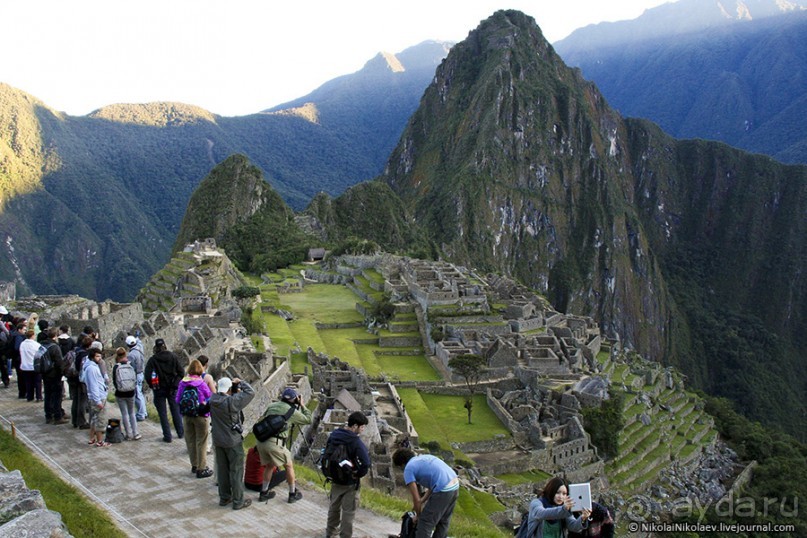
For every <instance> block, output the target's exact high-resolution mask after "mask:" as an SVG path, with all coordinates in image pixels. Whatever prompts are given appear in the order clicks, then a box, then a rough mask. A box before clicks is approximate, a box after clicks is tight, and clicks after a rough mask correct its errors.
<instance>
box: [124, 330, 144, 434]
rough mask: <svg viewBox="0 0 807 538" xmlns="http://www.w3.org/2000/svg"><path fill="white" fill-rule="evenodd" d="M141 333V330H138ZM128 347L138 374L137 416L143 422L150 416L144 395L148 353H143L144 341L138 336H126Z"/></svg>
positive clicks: (136, 389) (136, 391)
mask: <svg viewBox="0 0 807 538" xmlns="http://www.w3.org/2000/svg"><path fill="white" fill-rule="evenodd" d="M138 334H139V332H138ZM126 347H127V348H128V349H129V352H128V356H129V363H130V364H131V365H132V367H133V368H134V369H135V374H136V375H137V387H136V388H135V416H136V417H137V421H138V422H143V421H144V420H146V418H148V411H146V398H145V396H143V379H144V372H145V369H146V355H145V354H144V353H143V342H141V341H140V338H138V337H137V336H132V335H129V336H127V337H126Z"/></svg>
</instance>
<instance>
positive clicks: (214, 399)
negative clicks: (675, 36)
mask: <svg viewBox="0 0 807 538" xmlns="http://www.w3.org/2000/svg"><path fill="white" fill-rule="evenodd" d="M216 388H217V389H218V390H217V391H216V393H215V394H213V395H212V396H211V397H210V421H211V425H212V429H213V446H214V447H215V448H216V477H217V479H218V481H219V484H218V487H219V506H227V505H228V504H230V503H233V510H241V509H242V508H246V507H248V506H249V505H251V504H252V501H251V500H250V499H244V439H243V437H242V434H243V433H244V421H243V419H242V416H241V415H242V413H241V412H242V411H243V409H244V408H245V407H246V406H247V405H248V404H249V402H251V401H252V398H254V397H255V391H254V390H252V387H250V386H249V384H248V383H247V382H246V381H241V380H240V379H238V378H237V377H236V378H235V379H230V378H229V377H222V378H221V379H219V382H218V386H217V387H216Z"/></svg>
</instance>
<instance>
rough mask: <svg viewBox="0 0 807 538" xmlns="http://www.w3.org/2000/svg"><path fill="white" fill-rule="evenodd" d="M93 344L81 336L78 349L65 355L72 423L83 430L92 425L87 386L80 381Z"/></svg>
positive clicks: (84, 336) (86, 337)
mask: <svg viewBox="0 0 807 538" xmlns="http://www.w3.org/2000/svg"><path fill="white" fill-rule="evenodd" d="M91 343H92V339H91V338H90V337H89V336H87V335H86V334H85V335H83V336H79V338H78V341H77V342H76V347H74V348H73V349H71V350H70V351H68V352H67V353H66V354H65V355H64V377H65V378H66V379H67V389H68V390H69V391H70V400H71V401H70V422H71V423H72V424H73V427H74V428H79V429H81V430H88V429H89V428H90V423H89V422H88V421H87V411H88V407H87V406H88V399H87V386H86V385H85V384H84V383H82V382H81V381H80V379H79V375H80V374H81V370H82V367H83V366H84V365H83V364H82V363H83V362H84V360H85V359H86V358H87V353H88V351H89V347H90V344H91ZM66 345H69V344H66Z"/></svg>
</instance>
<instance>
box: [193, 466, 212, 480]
mask: <svg viewBox="0 0 807 538" xmlns="http://www.w3.org/2000/svg"><path fill="white" fill-rule="evenodd" d="M209 476H213V469H208V468H204V469H201V470H199V471H196V478H207V477H209Z"/></svg>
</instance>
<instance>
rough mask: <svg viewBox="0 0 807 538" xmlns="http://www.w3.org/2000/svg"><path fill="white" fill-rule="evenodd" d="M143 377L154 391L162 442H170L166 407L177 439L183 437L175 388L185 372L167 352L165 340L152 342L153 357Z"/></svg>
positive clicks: (170, 353) (174, 357) (169, 426)
mask: <svg viewBox="0 0 807 538" xmlns="http://www.w3.org/2000/svg"><path fill="white" fill-rule="evenodd" d="M143 375H144V377H145V379H146V381H148V383H149V385H150V386H151V390H152V391H154V407H156V408H157V414H158V415H159V416H160V425H161V426H162V430H163V441H165V442H166V443H170V442H171V440H172V439H171V424H169V422H168V412H167V410H166V405H167V406H168V407H169V408H170V410H171V420H172V421H173V423H174V429H175V430H176V432H177V437H178V438H179V439H183V438H184V437H185V427H184V426H183V424H182V416H181V415H180V414H179V404H178V403H177V401H176V396H177V387H179V382H180V381H182V376H183V375H185V370H184V369H183V368H182V366H181V365H180V364H179V357H177V356H176V355H175V354H174V353H172V352H170V351H168V347H167V346H166V345H165V340H163V339H162V338H158V339H157V340H156V341H155V342H154V355H152V356H151V358H150V359H149V360H148V362H147V363H146V368H145V369H144V371H143Z"/></svg>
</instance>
